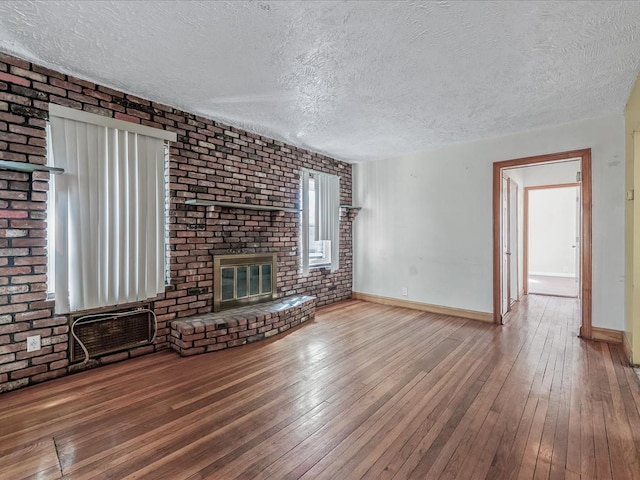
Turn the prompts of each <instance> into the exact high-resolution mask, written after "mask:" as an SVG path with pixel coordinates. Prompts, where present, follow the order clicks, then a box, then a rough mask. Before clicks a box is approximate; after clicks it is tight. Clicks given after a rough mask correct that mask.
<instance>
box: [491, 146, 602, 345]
mask: <svg viewBox="0 0 640 480" xmlns="http://www.w3.org/2000/svg"><path fill="white" fill-rule="evenodd" d="M569 161H576V162H577V163H578V165H579V171H580V181H579V184H580V191H581V195H580V198H579V201H578V206H579V208H578V211H577V215H576V222H577V223H578V224H579V232H580V234H579V235H578V237H579V238H580V239H581V240H582V241H581V242H580V244H579V247H580V248H578V249H577V251H576V256H577V262H576V277H577V281H578V282H579V283H578V285H579V288H578V291H579V295H578V296H579V302H578V303H579V310H580V318H581V324H580V336H581V337H585V338H591V149H584V150H574V151H570V152H562V153H557V154H549V155H540V156H535V157H527V158H519V159H514V160H507V161H501V162H496V163H494V164H493V277H494V281H493V306H494V309H493V316H494V322H495V323H498V324H504V322H505V319H506V318H507V317H508V312H509V311H510V308H511V306H512V304H513V303H512V301H511V300H513V299H514V296H513V294H512V292H511V290H512V289H513V286H514V285H518V284H517V283H516V282H517V279H518V278H521V279H522V282H521V284H522V285H523V287H524V288H523V289H522V291H517V293H516V295H517V296H518V297H519V296H520V295H521V294H524V293H526V292H527V288H528V285H527V281H526V280H527V276H526V272H525V270H526V265H525V263H526V262H524V258H523V257H524V255H520V258H521V260H515V259H512V258H509V257H513V256H514V255H513V251H512V250H510V248H513V245H517V243H518V241H519V240H518V238H520V239H521V240H520V241H523V240H524V232H522V233H523V234H522V235H518V232H517V228H516V230H515V237H516V240H515V243H514V241H513V240H512V238H511V237H512V232H513V226H512V225H510V223H511V222H513V218H514V216H513V215H512V214H510V212H509V205H516V212H517V211H518V207H517V202H518V198H519V196H518V195H517V194H516V195H510V190H512V188H513V187H512V184H511V182H510V181H509V180H505V176H506V177H507V178H509V176H510V175H509V172H510V171H512V172H513V169H516V168H518V167H533V166H541V165H552V164H557V163H564V162H569ZM511 176H514V175H511ZM512 180H514V181H515V179H513V178H512ZM515 183H518V182H517V181H515ZM576 183H578V182H576ZM523 187H524V184H523V183H521V184H520V189H519V190H520V191H521V192H522V193H524V188H523ZM505 189H506V192H505ZM514 196H515V199H514V198H512V197H514ZM523 203H524V202H523ZM515 218H517V215H516V217H515ZM516 222H518V220H516ZM523 223H526V222H524V221H523ZM516 225H518V223H516ZM516 251H518V252H520V251H522V249H520V248H517V249H516ZM505 257H507V258H506V260H505ZM514 264H515V266H514ZM519 265H522V268H519ZM514 273H515V277H516V282H514V280H513V278H512V277H513V276H514ZM516 290H519V287H516ZM505 298H506V299H507V300H508V301H505Z"/></svg>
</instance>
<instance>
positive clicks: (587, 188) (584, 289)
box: [580, 148, 593, 338]
mask: <svg viewBox="0 0 640 480" xmlns="http://www.w3.org/2000/svg"><path fill="white" fill-rule="evenodd" d="M580 167H581V168H580V171H581V172H582V173H581V183H582V188H581V189H580V199H581V200H582V237H581V238H580V241H581V244H580V256H581V259H580V260H581V265H580V290H581V291H580V293H581V295H580V302H581V308H580V313H581V314H582V323H581V324H580V336H581V337H583V338H591V336H592V331H591V329H592V327H591V294H592V291H591V281H592V280H591V276H592V271H591V259H592V249H593V247H592V245H593V244H592V238H591V235H592V233H593V232H592V223H591V222H592V213H593V211H592V207H591V202H592V199H591V197H592V192H591V149H590V148H589V149H587V150H585V152H584V155H583V156H582V161H581V165H580Z"/></svg>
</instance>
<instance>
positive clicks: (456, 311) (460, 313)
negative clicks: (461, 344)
mask: <svg viewBox="0 0 640 480" xmlns="http://www.w3.org/2000/svg"><path fill="white" fill-rule="evenodd" d="M351 297H352V298H353V299H355V300H363V301H365V302H371V303H380V304H382V305H391V306H393V307H403V308H410V309H412V310H420V311H423V312H430V313H438V314H440V315H451V316H454V317H462V318H468V319H470V320H479V321H481V322H490V323H492V322H493V315H492V314H491V313H489V312H478V311H476V310H465V309H463V308H453V307H444V306H442V305H432V304H429V303H422V302H414V301H411V300H401V299H399V298H391V297H383V296H380V295H371V294H369V293H361V292H353V293H352V294H351Z"/></svg>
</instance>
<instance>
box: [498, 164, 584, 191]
mask: <svg viewBox="0 0 640 480" xmlns="http://www.w3.org/2000/svg"><path fill="white" fill-rule="evenodd" d="M515 170H517V171H521V172H522V176H523V179H524V186H525V187H537V186H539V185H554V184H559V183H575V182H576V173H577V172H579V171H580V161H579V160H577V161H572V162H559V163H552V164H544V165H533V166H530V167H522V168H518V169H515ZM507 171H508V172H510V171H511V170H507Z"/></svg>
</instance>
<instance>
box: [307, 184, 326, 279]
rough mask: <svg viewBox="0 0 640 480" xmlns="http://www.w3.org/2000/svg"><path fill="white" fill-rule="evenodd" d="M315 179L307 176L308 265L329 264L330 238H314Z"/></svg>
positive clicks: (315, 218) (315, 232) (315, 235)
mask: <svg viewBox="0 0 640 480" xmlns="http://www.w3.org/2000/svg"><path fill="white" fill-rule="evenodd" d="M316 221H317V217H316V180H315V178H313V177H310V178H309V266H312V267H320V266H327V265H331V240H316V238H318V237H317V228H316Z"/></svg>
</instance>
